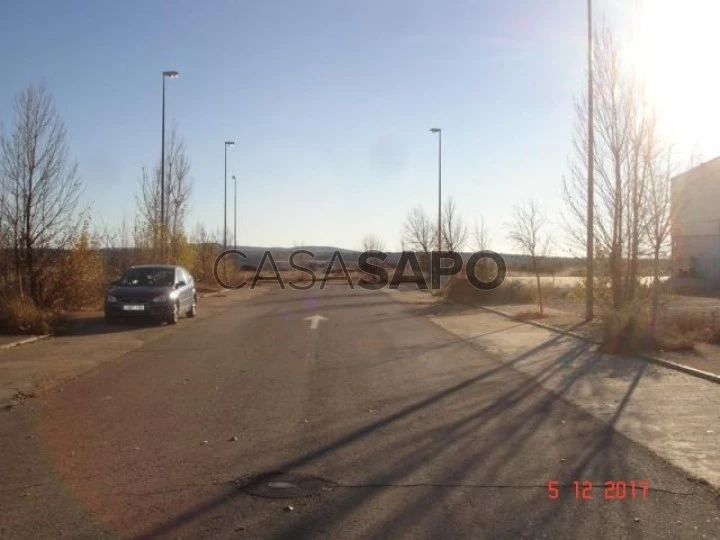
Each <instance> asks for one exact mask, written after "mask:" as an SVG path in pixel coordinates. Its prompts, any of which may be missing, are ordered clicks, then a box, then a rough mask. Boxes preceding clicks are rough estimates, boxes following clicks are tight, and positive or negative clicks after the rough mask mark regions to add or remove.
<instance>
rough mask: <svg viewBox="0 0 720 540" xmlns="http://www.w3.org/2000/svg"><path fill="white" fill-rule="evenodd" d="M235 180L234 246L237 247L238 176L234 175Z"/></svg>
mask: <svg viewBox="0 0 720 540" xmlns="http://www.w3.org/2000/svg"><path fill="white" fill-rule="evenodd" d="M233 180H235V210H234V211H233V247H234V248H235V249H237V176H233Z"/></svg>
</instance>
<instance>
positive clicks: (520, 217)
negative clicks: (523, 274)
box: [508, 201, 550, 316]
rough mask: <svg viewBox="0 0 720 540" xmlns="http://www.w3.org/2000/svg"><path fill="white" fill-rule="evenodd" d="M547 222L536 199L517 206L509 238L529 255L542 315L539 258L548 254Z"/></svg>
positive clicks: (523, 252) (510, 226)
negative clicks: (544, 228) (545, 229)
mask: <svg viewBox="0 0 720 540" xmlns="http://www.w3.org/2000/svg"><path fill="white" fill-rule="evenodd" d="M546 224H547V222H546V220H545V216H544V215H543V213H542V211H541V209H540V207H539V205H538V204H537V203H536V202H535V201H530V202H528V203H526V204H523V205H520V206H517V207H515V211H514V214H513V220H512V222H511V223H510V225H509V228H510V231H509V234H508V238H509V240H510V241H511V242H512V243H513V244H514V245H515V246H516V247H517V248H518V249H519V250H520V251H521V252H522V254H524V255H529V256H530V260H531V262H532V268H533V273H534V274H535V280H536V282H537V292H538V306H539V308H540V315H541V316H542V315H543V314H544V312H543V297H542V287H541V286H540V267H539V260H538V259H539V258H540V257H544V256H546V255H547V248H548V246H549V243H550V237H549V236H547V235H546V234H545V233H544V231H543V227H545V225H546Z"/></svg>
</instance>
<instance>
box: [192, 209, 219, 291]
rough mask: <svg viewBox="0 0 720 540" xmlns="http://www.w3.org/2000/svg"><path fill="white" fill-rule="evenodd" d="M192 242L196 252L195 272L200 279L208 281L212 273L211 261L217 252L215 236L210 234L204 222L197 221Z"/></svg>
mask: <svg viewBox="0 0 720 540" xmlns="http://www.w3.org/2000/svg"><path fill="white" fill-rule="evenodd" d="M193 242H194V243H195V252H196V254H197V257H196V264H197V267H196V268H195V272H196V273H197V274H199V276H200V280H201V281H203V282H205V283H208V282H209V281H210V276H211V275H212V265H213V262H214V260H215V257H216V256H217V254H218V250H217V237H215V236H214V235H213V234H211V233H210V232H209V231H208V230H207V228H206V227H205V225H204V224H202V223H198V224H197V225H196V226H195V233H194V235H193Z"/></svg>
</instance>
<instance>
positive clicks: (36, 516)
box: [0, 285, 720, 539]
mask: <svg viewBox="0 0 720 540" xmlns="http://www.w3.org/2000/svg"><path fill="white" fill-rule="evenodd" d="M237 295H238V298H239V297H241V295H242V292H239V293H237ZM201 307H202V306H201ZM422 310H423V307H422V306H412V305H407V304H404V303H400V302H397V301H396V300H395V299H393V298H392V297H391V296H390V295H387V294H385V293H383V292H366V291H358V290H355V291H351V290H349V289H346V288H344V287H340V286H336V285H334V286H329V287H327V288H326V289H325V290H319V289H315V290H312V291H308V292H297V291H273V292H270V293H268V294H266V295H263V296H259V297H256V298H253V299H250V300H248V301H243V300H242V299H238V300H237V301H233V303H232V304H231V306H230V308H229V309H227V310H226V311H223V312H221V313H218V314H216V315H213V316H211V317H207V318H204V319H197V320H188V319H183V320H181V322H180V324H179V325H178V326H177V328H175V329H173V330H172V332H167V333H166V335H163V336H162V337H161V338H159V339H157V340H155V341H152V342H149V343H147V344H145V345H143V346H141V347H140V348H138V349H136V350H133V351H131V352H128V353H127V354H125V355H124V356H122V357H121V358H119V359H117V360H114V361H112V362H108V363H106V364H104V365H102V366H101V367H100V368H98V369H96V370H95V371H93V372H91V373H89V374H86V375H84V376H82V377H80V378H78V379H76V380H74V381H72V382H70V383H67V384H64V385H63V386H62V387H59V388H55V389H53V390H50V391H48V392H47V393H45V394H43V395H41V396H40V397H38V398H35V399H29V400H26V401H25V402H24V403H23V404H22V405H20V406H17V407H14V408H13V409H11V410H5V411H0V478H2V485H0V538H2V539H5V538H7V539H15V538H53V539H55V538H73V539H75V538H100V537H111V538H112V537H120V538H126V537H130V538H155V537H161V538H278V539H279V538H408V539H410V538H412V539H418V538H473V539H482V538H488V539H490V538H508V539H518V538H552V539H557V538H583V539H593V538H598V539H599V538H648V539H649V538H653V539H655V538H668V539H670V538H672V539H677V538H719V537H720V502H719V500H718V498H717V496H716V495H715V494H714V493H713V492H712V491H710V490H709V489H708V488H706V487H705V486H703V485H702V484H700V483H697V482H694V481H690V480H688V479H687V478H686V476H685V475H684V474H683V473H682V472H681V471H680V470H678V469H676V468H674V467H671V466H670V465H668V464H667V463H665V462H664V461H662V460H661V459H660V458H658V457H656V456H654V455H653V454H651V453H650V452H648V451H647V450H646V449H644V448H643V447H642V446H641V445H638V444H636V443H632V442H630V441H628V440H627V439H625V438H624V437H622V436H620V435H618V434H616V433H615V432H614V431H613V430H612V429H609V428H607V427H606V426H604V425H603V424H602V423H600V422H599V421H597V420H595V419H593V418H592V417H590V416H589V415H587V414H586V413H584V412H582V411H581V410H579V409H578V408H576V407H575V406H572V405H570V404H569V403H567V402H565V401H563V400H562V399H561V398H559V397H558V396H556V395H555V394H552V393H549V392H548V391H546V390H544V389H542V388H541V387H540V386H539V385H538V384H537V383H536V382H535V381H534V380H533V379H531V378H528V377H527V376H525V375H522V374H520V373H518V372H516V371H513V369H512V366H511V365H510V364H507V363H505V364H501V363H500V362H498V360H497V359H496V358H495V357H493V355H492V354H490V353H488V352H486V351H484V350H483V349H481V348H479V347H478V346H477V345H475V344H473V343H468V342H464V341H462V340H459V339H458V338H456V337H454V336H453V335H451V334H449V333H447V332H446V331H445V330H443V329H442V328H440V327H439V326H436V325H435V324H434V323H432V322H431V321H430V320H429V319H428V318H426V317H425V316H423V314H422ZM316 315H317V316H319V317H316ZM135 331H137V330H135V329H133V328H132V327H129V328H128V329H127V331H126V335H127V336H128V339H131V338H132V335H133V332H135ZM143 331H145V332H147V331H148V330H147V329H145V330H143ZM50 344H51V342H47V343H46V344H44V345H42V346H49V345H50ZM34 346H35V345H28V346H27V347H28V349H26V350H30V349H29V347H34ZM38 346H40V345H38ZM4 354H5V353H4ZM7 354H9V352H7ZM59 354H60V353H59ZM62 354H73V350H72V346H71V345H69V346H66V347H65V350H64V351H62ZM551 480H555V481H558V483H559V497H558V498H557V499H554V500H553V499H551V498H550V493H549V490H548V487H547V486H548V482H549V481H551ZM574 481H579V482H583V481H592V482H594V486H595V487H594V488H593V489H592V490H586V492H585V495H586V496H588V497H590V500H583V499H582V495H583V490H582V484H581V485H580V488H581V489H580V491H579V495H580V497H581V498H580V500H576V498H575V488H574V486H573V482H574ZM605 481H624V482H626V483H628V485H629V482H630V481H647V482H649V485H650V489H649V491H648V492H647V493H646V496H643V493H642V490H641V489H640V488H639V487H638V489H637V491H636V498H635V500H631V499H630V498H629V497H630V495H629V491H628V498H626V499H625V500H605V497H604V490H603V489H602V485H603V482H605ZM598 486H600V487H598ZM638 486H639V484H638ZM628 489H629V488H628Z"/></svg>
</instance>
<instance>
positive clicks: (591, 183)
mask: <svg viewBox="0 0 720 540" xmlns="http://www.w3.org/2000/svg"><path fill="white" fill-rule="evenodd" d="M587 24H588V30H587V31H588V36H587V39H588V51H587V54H588V59H587V61H588V165H587V167H588V171H587V174H588V179H587V182H588V185H587V192H588V193H587V194H588V197H587V255H586V257H587V272H586V282H585V319H586V320H588V321H589V320H591V319H592V318H593V277H594V275H593V274H594V260H593V258H594V246H593V242H594V238H593V228H594V225H595V215H594V214H595V203H594V196H595V193H594V191H595V180H594V174H593V171H594V168H595V141H594V130H593V27H592V0H587Z"/></svg>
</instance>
